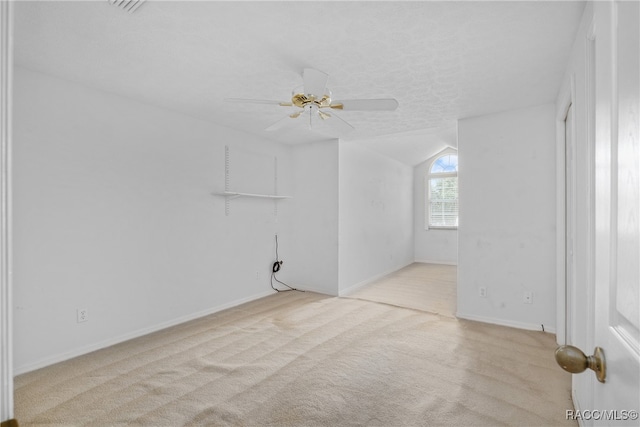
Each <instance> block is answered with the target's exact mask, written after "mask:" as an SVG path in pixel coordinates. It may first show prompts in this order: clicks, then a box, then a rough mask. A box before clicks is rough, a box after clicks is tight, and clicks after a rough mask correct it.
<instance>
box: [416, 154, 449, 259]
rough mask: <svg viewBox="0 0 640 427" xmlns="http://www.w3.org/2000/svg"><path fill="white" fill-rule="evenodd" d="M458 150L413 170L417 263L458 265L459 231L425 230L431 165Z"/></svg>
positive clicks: (428, 161)
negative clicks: (428, 179) (426, 200)
mask: <svg viewBox="0 0 640 427" xmlns="http://www.w3.org/2000/svg"><path fill="white" fill-rule="evenodd" d="M447 153H452V154H458V153H457V150H454V149H451V148H449V149H446V150H445V151H441V152H439V153H438V154H436V155H435V156H433V157H431V158H429V159H427V160H425V161H424V162H422V163H420V164H419V165H417V166H416V167H414V168H413V182H414V187H413V229H414V256H415V261H417V262H428V263H436V264H453V265H455V264H457V263H458V230H438V229H430V230H429V229H425V198H426V176H427V173H428V172H429V168H430V167H431V164H432V163H433V162H434V161H435V160H436V159H437V158H438V157H440V156H442V155H444V154H447Z"/></svg>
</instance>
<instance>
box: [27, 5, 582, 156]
mask: <svg viewBox="0 0 640 427" xmlns="http://www.w3.org/2000/svg"><path fill="white" fill-rule="evenodd" d="M583 8H584V2H571V1H563V2H544V1H533V2H505V1H500V2H457V1H445V2H403V1H393V2H368V1H361V2H360V1H350V2H332V1H306V2H292V1H283V2H270V1H269V2H264V1H259V2H245V1H236V2H219V1H195V2H189V1H154V0H149V1H147V2H145V3H144V4H142V6H141V7H139V8H138V9H137V10H136V11H135V12H134V13H131V14H129V13H127V12H126V11H124V10H122V9H120V8H117V7H114V6H112V5H110V4H109V2H107V1H81V2H78V1H72V2H60V1H28V2H17V3H16V7H15V61H16V64H17V65H18V66H21V67H25V68H29V69H31V70H35V71H40V72H44V73H48V74H51V75H54V76H57V77H61V78H64V79H67V80H71V81H74V82H77V83H79V84H82V85H86V86H89V87H93V88H97V89H100V90H104V91H108V92H111V93H115V94H118V95H121V96H124V97H127V98H131V99H135V100H138V101H141V102H145V103H148V104H152V105H156V106H160V107H163V108H168V109H171V110H175V111H179V112H182V113H184V114H187V115H190V116H193V117H197V118H200V119H204V120H208V121H212V122H216V123H219V124H222V125H225V126H230V127H233V128H237V129H242V130H245V131H248V132H251V133H255V134H259V135H263V136H265V137H267V138H271V139H275V140H278V141H282V142H286V143H292V144H298V143H304V142H306V141H312V140H319V139H324V138H326V137H325V136H322V135H319V134H317V133H314V132H312V131H310V130H309V129H308V128H307V127H306V126H304V125H302V126H295V127H292V128H285V129H282V130H278V131H272V132H266V131H265V130H264V129H265V128H267V127H268V126H269V125H271V124H273V123H274V122H276V121H278V120H279V119H281V118H282V117H284V116H286V115H287V114H289V113H290V109H289V108H286V107H280V106H277V105H253V104H237V103H228V102H225V101H224V98H227V97H236V98H259V99H274V100H283V101H286V100H289V99H290V97H291V91H292V89H294V87H296V86H300V85H301V84H302V77H301V73H302V70H303V68H305V67H310V68H316V69H319V70H322V71H324V72H326V73H328V74H329V80H328V87H329V88H330V89H331V91H332V93H333V97H334V99H340V98H341V99H350V98H380V97H394V98H396V99H397V100H398V102H399V104H400V107H399V108H398V109H397V110H396V111H393V112H348V111H344V112H341V113H338V114H339V115H340V117H341V118H343V119H344V120H346V121H348V122H349V123H350V124H351V125H353V126H354V127H355V131H353V132H351V133H349V134H345V135H343V136H341V140H343V141H345V142H349V141H358V142H359V143H362V144H365V145H367V146H369V147H370V148H372V149H374V150H377V151H380V152H382V153H384V154H387V155H389V156H391V157H395V158H397V159H399V160H401V161H403V162H405V163H408V164H417V163H419V162H420V161H422V160H424V159H426V158H427V157H429V156H430V155H433V154H435V152H437V151H439V150H440V149H442V148H444V147H445V146H446V145H453V146H455V145H456V121H457V120H458V119H460V118H465V117H471V116H477V115H482V114H488V113H492V112H498V111H504V110H508V109H516V108H522V107H527V106H533V105H539V104H544V103H549V102H553V101H554V100H555V97H556V95H557V91H558V88H559V85H560V81H561V78H562V76H563V72H564V70H565V67H566V65H567V58H568V53H569V51H570V47H571V44H572V43H573V40H574V36H575V34H576V31H577V27H578V23H579V20H580V17H581V15H582V10H583ZM292 122H293V120H292Z"/></svg>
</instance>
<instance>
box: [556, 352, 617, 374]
mask: <svg viewBox="0 0 640 427" xmlns="http://www.w3.org/2000/svg"><path fill="white" fill-rule="evenodd" d="M556 362H558V365H560V367H561V368H562V369H564V370H565V371H567V372H571V373H572V374H579V373H580V372H584V371H585V370H586V369H587V368H589V369H591V370H593V371H594V372H595V373H596V378H598V381H600V382H601V383H603V382H604V379H605V377H606V376H607V369H606V363H605V359H604V350H603V349H601V348H600V347H596V348H595V349H594V350H593V356H587V355H585V354H584V353H583V352H582V350H580V349H579V348H577V347H574V346H572V345H561V346H560V347H558V348H557V349H556Z"/></svg>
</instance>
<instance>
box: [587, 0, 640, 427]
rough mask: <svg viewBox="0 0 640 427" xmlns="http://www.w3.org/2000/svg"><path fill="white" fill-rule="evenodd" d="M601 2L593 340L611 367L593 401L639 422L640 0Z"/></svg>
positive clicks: (606, 421) (602, 421)
mask: <svg viewBox="0 0 640 427" xmlns="http://www.w3.org/2000/svg"><path fill="white" fill-rule="evenodd" d="M594 7H595V10H594V11H595V19H596V26H595V28H596V40H595V42H596V97H595V102H596V105H595V107H596V110H595V115H596V117H595V125H596V126H595V128H596V135H595V137H596V139H595V174H596V188H595V197H596V198H595V205H596V207H595V209H596V212H595V214H596V215H595V218H596V221H595V262H596V264H595V311H596V312H595V331H594V332H595V336H594V343H595V345H596V346H599V347H602V349H603V350H604V354H605V359H606V369H607V372H606V381H605V382H604V383H599V382H596V381H594V382H593V392H594V394H593V396H594V401H593V404H594V408H591V409H593V410H597V411H602V412H603V413H595V414H593V415H597V416H594V423H595V424H596V425H634V426H637V425H640V421H638V419H631V418H634V416H637V411H639V410H640V308H639V307H640V143H639V141H638V139H639V138H640V84H639V81H640V67H639V61H640V33H639V28H640V3H638V2H637V1H624V2H611V3H610V2H595V5H594ZM583 350H584V351H585V352H591V351H592V350H593V349H583ZM582 375H587V374H586V373H584V374H582ZM589 375H590V374H589ZM605 411H610V412H605ZM631 411H636V412H635V415H634V412H631ZM598 418H599V420H598Z"/></svg>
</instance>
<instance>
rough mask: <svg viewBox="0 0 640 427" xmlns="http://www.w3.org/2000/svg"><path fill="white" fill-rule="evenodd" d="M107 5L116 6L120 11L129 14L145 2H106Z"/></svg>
mask: <svg viewBox="0 0 640 427" xmlns="http://www.w3.org/2000/svg"><path fill="white" fill-rule="evenodd" d="M107 1H108V2H109V4H111V5H113V6H117V7H119V8H120V9H123V10H126V11H127V12H129V13H133V12H135V11H136V9H137V8H139V7H140V5H141V4H142V3H144V2H145V1H146V0H107Z"/></svg>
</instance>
